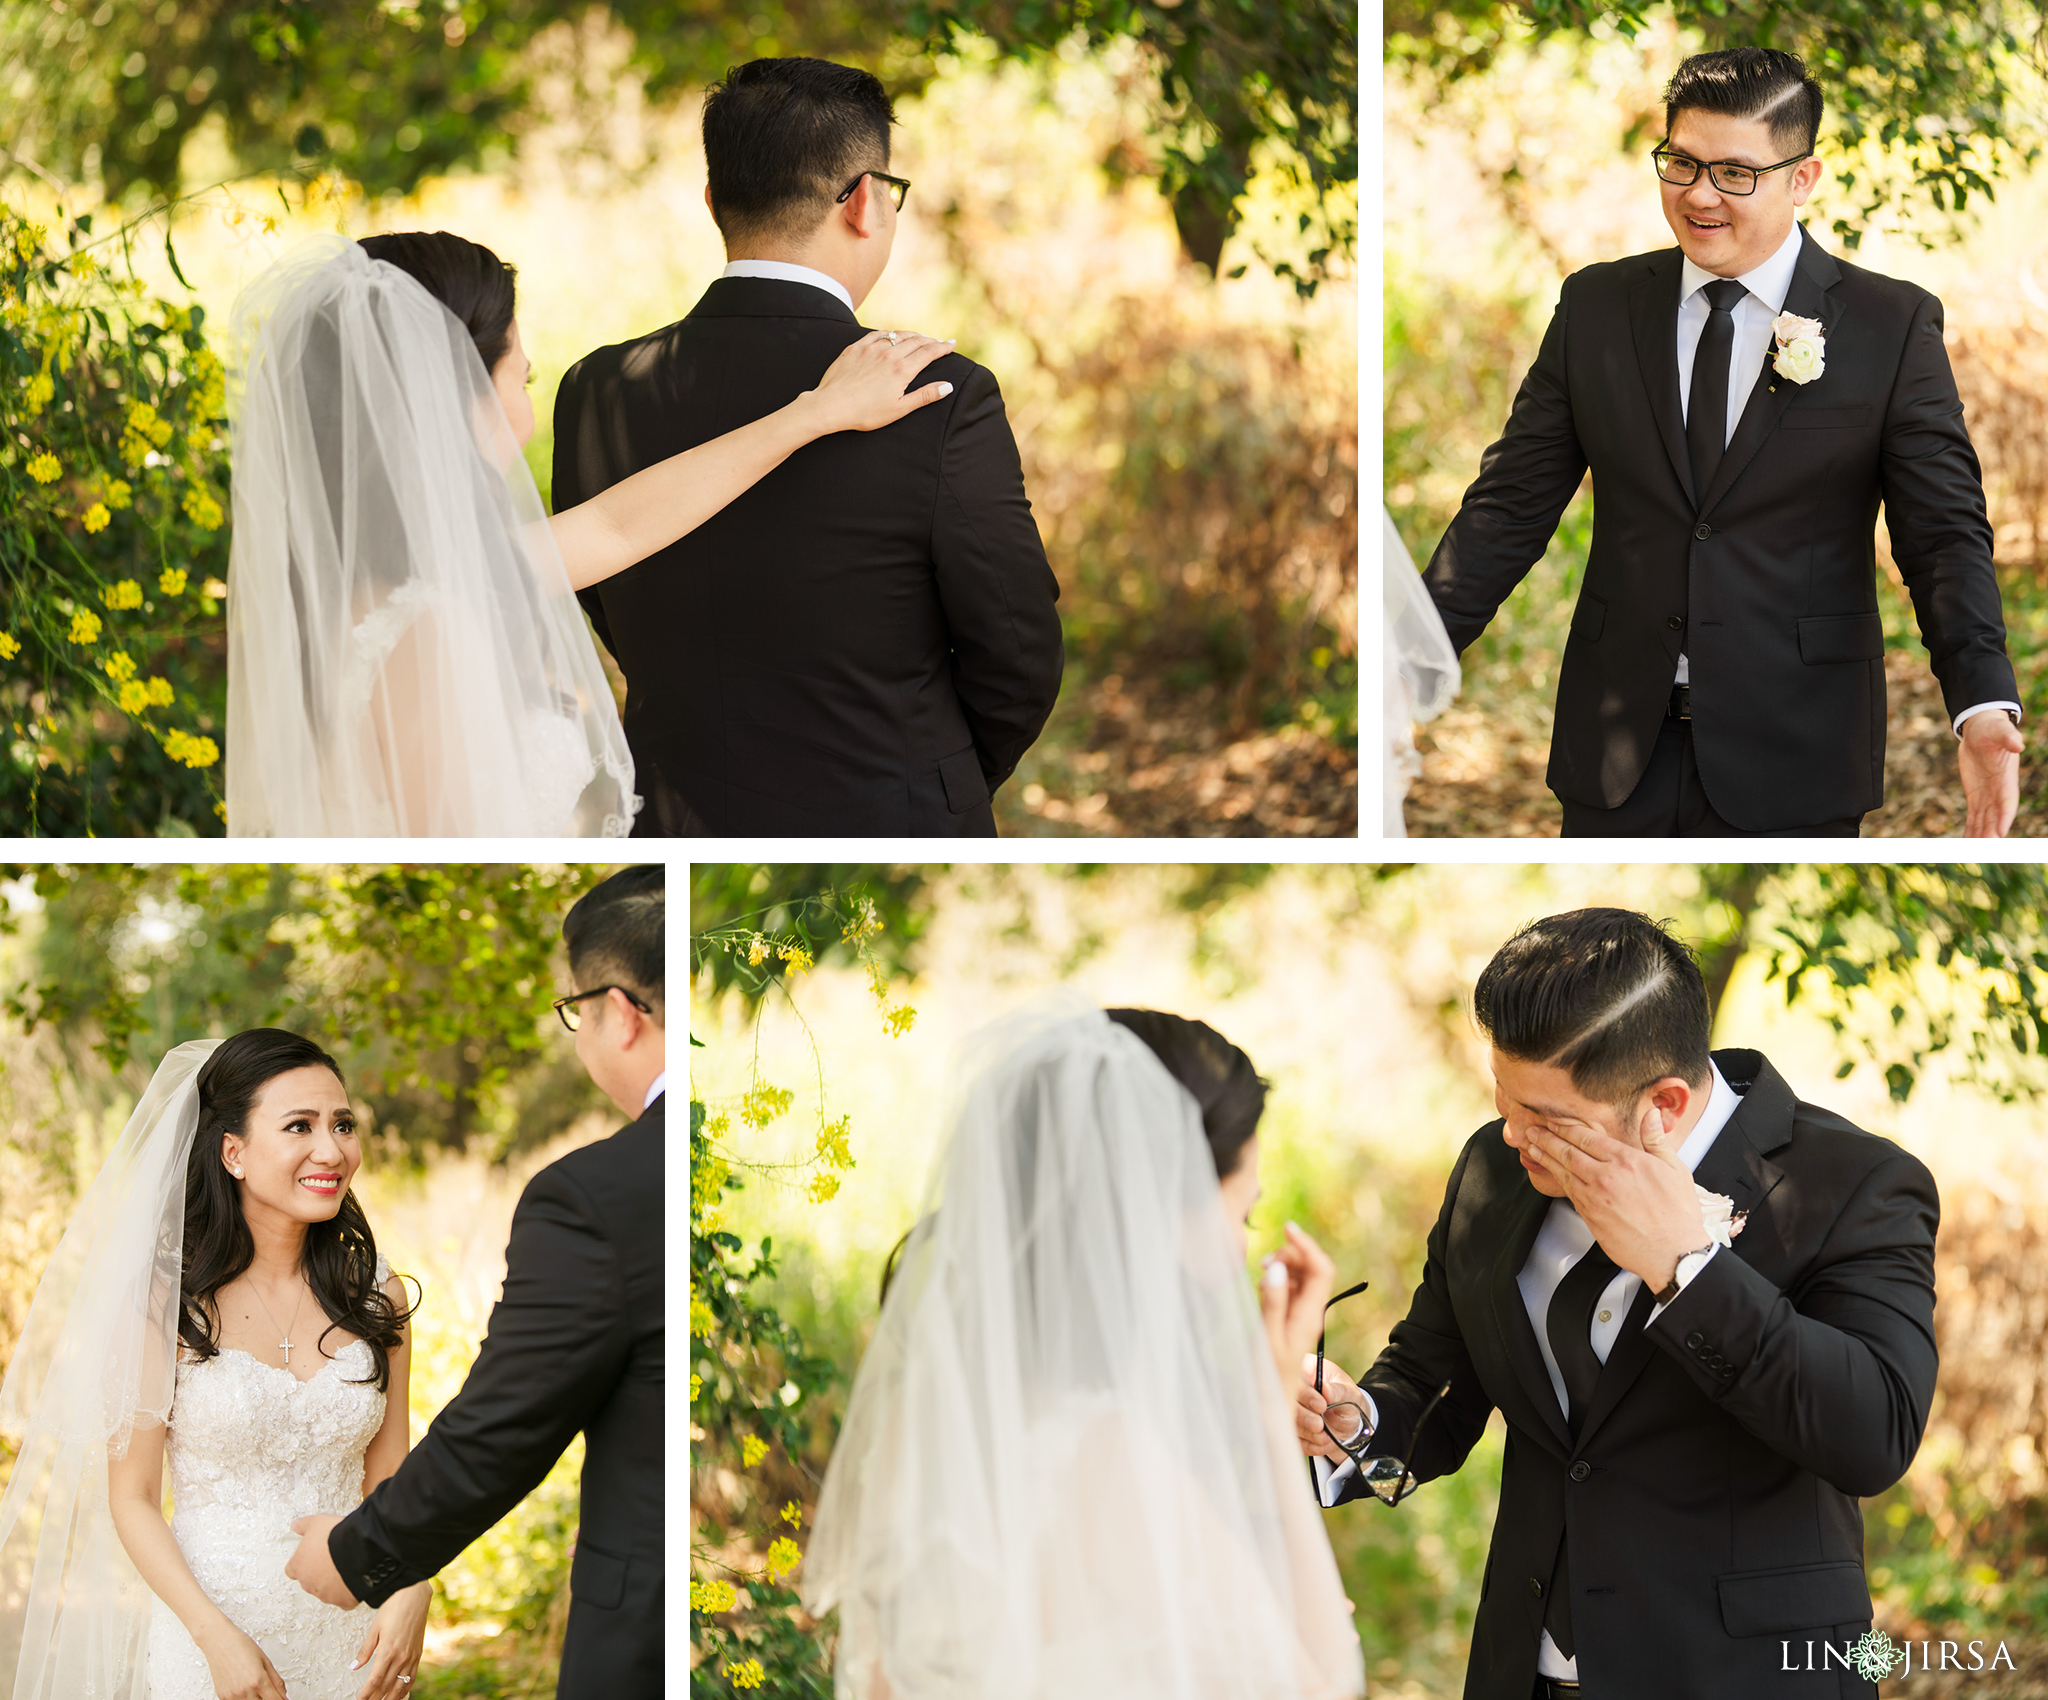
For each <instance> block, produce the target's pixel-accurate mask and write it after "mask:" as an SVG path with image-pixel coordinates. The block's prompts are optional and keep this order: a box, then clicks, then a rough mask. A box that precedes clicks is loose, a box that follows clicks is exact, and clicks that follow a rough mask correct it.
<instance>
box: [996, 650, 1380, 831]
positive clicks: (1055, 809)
mask: <svg viewBox="0 0 2048 1700" xmlns="http://www.w3.org/2000/svg"><path fill="white" fill-rule="evenodd" d="M1233 718H1234V717H1233V715H1232V713H1231V705H1230V703H1229V701H1228V700H1227V693H1226V692H1225V691H1224V689H1223V688H1222V687H1221V686H1219V685H1215V684H1203V685H1198V686H1195V687H1193V688H1189V689H1177V688H1175V686H1174V685H1173V684H1172V682H1171V681H1170V680H1167V679H1158V680H1150V681H1141V680H1136V679H1127V678H1124V677H1123V676H1122V675H1120V674H1116V673H1111V674H1108V675H1106V676H1105V677H1103V678H1101V679H1091V680H1087V681H1085V682H1084V683H1081V684H1080V685H1079V687H1078V688H1070V690H1069V692H1068V694H1067V695H1066V696H1065V697H1063V698H1062V699H1061V702H1060V706H1059V709H1058V711H1057V712H1056V713H1055V715H1054V718H1053V723H1052V725H1051V726H1049V727H1048V728H1047V732H1046V736H1045V737H1044V738H1042V739H1041V740H1040V742H1039V744H1038V746H1037V747H1036V748H1034V749H1033V750H1032V751H1031V752H1030V753H1029V754H1027V755H1026V757H1025V758H1024V762H1023V764H1022V766H1020V767H1019V769H1018V771H1017V774H1016V776H1015V777H1014V778H1013V779H1011V781H1010V782H1009V783H1008V784H1006V785H1004V786H1003V788H1002V789H1001V790H1000V791H999V792H998V793H997V794H996V824H997V828H998V830H999V831H1000V832H1001V833H1002V834H1003V836H1004V837H1006V838H1035V837H1052V836H1060V837H1072V836H1077V835H1078V836H1085V837H1104V838H1109V837H1115V838H1349V837H1352V836H1355V835H1356V833H1357V831H1358V751H1357V749H1356V748H1355V747H1347V746H1346V745H1345V744H1344V743H1343V742H1342V741H1340V740H1339V739H1338V738H1337V737H1336V736H1335V734H1334V730H1333V729H1332V728H1329V727H1327V726H1324V727H1318V726H1314V725H1309V724H1303V723H1295V724H1291V725H1287V726H1282V727H1279V728H1278V729H1265V728H1259V727H1256V726H1252V727H1244V726H1239V727H1237V728H1235V729H1233V726H1232V722H1233Z"/></svg>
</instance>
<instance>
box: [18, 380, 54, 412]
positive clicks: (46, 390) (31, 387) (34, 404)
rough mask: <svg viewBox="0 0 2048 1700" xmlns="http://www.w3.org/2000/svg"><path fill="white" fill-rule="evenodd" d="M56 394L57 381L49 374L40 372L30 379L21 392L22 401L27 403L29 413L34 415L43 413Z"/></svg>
mask: <svg viewBox="0 0 2048 1700" xmlns="http://www.w3.org/2000/svg"><path fill="white" fill-rule="evenodd" d="M56 393H57V380H56V379H55V378H53V377H51V376H50V374H49V373H47V372H38V373H37V374H36V375H35V376H34V377H33V378H31V379H29V381H28V385H27V387H26V388H25V389H24V390H23V391H22V392H21V399H22V400H23V401H24V402H25V403H27V405H28V411H29V413H30V414H31V415H33V414H37V413H40V412H42V411H43V409H44V408H45V407H46V406H48V405H49V401H50V398H51V397H52V396H53V395H55V394H56Z"/></svg>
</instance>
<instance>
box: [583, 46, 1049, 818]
mask: <svg viewBox="0 0 2048 1700" xmlns="http://www.w3.org/2000/svg"><path fill="white" fill-rule="evenodd" d="M893 122H894V115H893V113H892V111H891V109H890V105H889V99H888V96H887V95H886V94H884V93H883V91H882V85H881V84H880V83H879V82H877V81H876V80H875V79H874V78H873V77H872V76H870V75H869V74H868V73H867V72H865V71H859V70H854V69H852V68H850V67H847V66H844V65H832V64H828V63H826V62H825V61H823V60H819V59H757V60H755V61H753V62H752V63H751V64H747V65H741V66H739V67H737V68H736V69H734V70H733V71H731V72H729V73H728V74H727V76H726V79H725V81H724V82H723V83H721V84H719V85H718V86H717V87H716V88H714V89H712V91H711V92H710V94H709V95H708V96H707V97H706V99H705V102H704V157H705V163H706V165H707V166H708V167H709V171H710V181H709V183H708V185H707V186H706V189H705V200H706V203H707V204H708V205H709V206H710V208H711V216H712V217H713V218H714V219H716V220H717V222H718V227H719V230H720V231H721V233H722V234H723V235H724V237H725V247H726V253H727V256H728V258H729V259H730V262H731V263H730V264H729V265H727V267H726V268H725V274H724V276H723V277H721V278H719V279H718V280H717V281H716V282H714V283H713V284H712V285H711V286H710V288H708V289H707V290H705V292H704V296H703V299H702V300H700V301H699V302H698V303H697V305H696V306H695V307H694V308H693V309H691V311H690V314H689V316H688V317H687V318H685V319H683V320H682V321H681V322H679V323H677V324H673V325H670V326H669V327H668V328H667V329H665V330H660V331H656V332H654V333H653V334H652V335H651V336H645V337H642V338H640V339H639V340H638V341H635V342H630V343H625V344H622V345H620V346H617V347H613V348H601V349H599V350H598V351H597V352H596V353H594V354H591V355H589V356H587V357H586V358H585V359H583V360H582V361H580V362H579V363H578V364H577V365H576V366H574V367H572V368H571V369H570V372H569V375H568V376H567V377H566V378H564V379H563V380H562V388H561V393H560V395H559V397H558V398H557V400H556V403H555V467H554V500H555V504H556V506H557V508H561V507H565V506H568V505H569V504H571V503H575V502H583V501H588V500H589V499H590V498H591V497H592V496H594V495H596V494H597V493H598V492H599V491H601V490H604V489H606V488H607V487H609V486H610V485H612V484H615V483H617V482H618V481H619V480H620V479H622V478H625V477H627V476H629V475H630V474H632V473H634V472H637V471H639V470H640V469H641V468H643V467H645V466H647V465H649V464H650V463H652V462H654V461H657V460H660V459H662V458H664V457H665V456H668V455H673V454H679V453H681V452H682V451H683V450H685V449H688V448H692V447H694V446H696V445H697V444H699V443H702V442H705V441H707V440H708V439H710V438H712V437H716V436H718V435H719V434H721V433H722V432H726V431H730V430H734V429H736V428H737V427H739V426H741V425H745V424H747V423H748V422H750V421H752V420H754V419H758V418H760V417H761V416H762V415H763V414H767V413H771V412H773V411H774V410H775V409H777V408H779V407H782V406H784V405H785V404H787V403H788V402H790V401H791V400H793V399H794V398H795V397H796V396H798V395H799V394H801V393H802V392H803V391H805V390H807V389H809V388H810V387H812V386H813V385H814V384H816V383H817V381H818V379H819V377H820V376H821V375H822V374H823V373H824V371H825V368H826V367H827V366H829V365H830V364H831V363H832V361H833V359H834V358H835V357H836V356H837V355H838V354H839V352H840V350H842V349H843V348H845V347H846V346H847V345H848V344H849V343H852V342H856V341H858V340H859V339H860V337H861V336H862V335H863V334H865V333H864V329H863V327H862V325H861V324H860V322H859V320H858V319H856V318H855V316H854V315H855V312H856V311H857V309H858V308H859V306H860V304H861V302H862V300H864V299H865V298H866V296H867V294H868V292H869V291H870V290H871V289H873V288H874V286H875V283H876V281H877V280H878V279H879V278H880V277H881V275H882V270H883V268H884V267H885V266H886V265H887V264H888V263H889V253H890V248H891V246H892V244H893V243H894V241H895V237H896V226H897V222H898V220H899V219H900V217H901V216H902V209H903V205H904V202H905V200H906V198H907V197H908V195H909V192H910V185H909V183H907V182H906V181H905V180H904V179H903V178H901V177H895V176H891V175H890V174H889V163H890V162H889V127H890V125H891V124H892V123H893ZM938 379H944V380H948V381H950V382H951V383H952V385H953V394H952V395H951V397H950V398H949V399H947V400H945V401H942V402H938V403H935V404H934V405H932V406H929V407H925V408H921V409H919V410H918V411H917V412H915V413H913V414H911V415H909V416H908V417H907V418H904V419H901V420H898V421H897V422H896V423H895V424H893V425H891V426H888V427H887V428H885V429H883V430H880V431H871V432H857V431H846V432H841V433H839V434H838V435H836V436H831V437H825V438H821V439H820V440H818V441H817V442H814V443H811V444H810V445H808V446H807V447H805V448H803V449H800V450H798V451H797V453H795V454H794V455H792V456H791V457H790V458H789V459H788V460H787V461H786V462H784V463H783V465H782V466H780V467H779V468H777V469H776V470H775V471H774V472H771V473H770V474H768V476H767V477H765V478H763V479H762V480H761V481H760V482H759V483H758V484H756V485H755V486H754V487H753V488H752V489H751V490H749V491H748V492H747V493H746V494H745V495H743V496H741V497H740V498H739V499H738V500H736V501H734V502H733V503H732V504H731V505H730V506H728V507H727V508H726V509H725V510H724V511H723V512H721V513H719V514H717V515H715V516H714V517H713V518H711V519H710V520H708V521H706V522H705V523H704V524H703V525H701V526H699V527H698V528H697V530H696V531H694V532H692V533H691V534H690V535H689V536H688V537H685V538H683V539H682V541H681V542H679V543H676V544H674V545H673V546H671V547H670V548H668V549H665V550H663V551H662V552H661V553H660V554H657V555H652V556H650V557H649V558H648V559H646V560H645V561H642V562H641V563H640V564H639V565H638V566H635V567H633V568H630V569H629V570H628V571H626V572H623V573H620V574H619V575H618V576H617V577H615V578H611V579H607V580H606V581H605V582H604V583H603V584H602V585H600V586H598V587H596V588H594V589H592V590H588V591H585V592H584V593H583V602H584V606H585V607H586V608H587V609H588V610H589V613H590V616H591V620H592V623H593V624H594V625H595V626H596V628H597V632H598V635H599V636H600V637H601V638H603V640H604V642H605V644H606V645H607V646H608V647H609V648H610V649H611V651H612V653H613V654H614V655H615V656H617V658H618V661H619V665H620V666H621V667H622V668H623V669H624V671H625V675H626V684H627V693H626V714H625V721H626V736H627V741H628V742H629V743H630V744H631V746H632V751H633V761H634V767H635V771H636V773H637V775H638V786H639V789H640V792H641V794H642V796H643V797H645V798H646V805H645V807H644V808H643V810H642V812H641V815H640V817H639V819H638V821H637V822H636V823H635V827H634V830H635V832H636V834H641V835H647V836H656V835H660V836H680V835H702V834H730V833H776V834H783V835H788V836H793V837H818V836H841V835H849V834H850V835H855V836H863V837H865V836H876V835H883V836H914V837H925V838H965V837H993V836H994V835H995V817H994V814H993V812H992V811H991V808H990V798H991V796H992V795H993V793H994V791H995V788H996V787H997V786H998V785H1000V784H1001V783H1002V782H1003V781H1004V780H1005V779H1006V778H1008V777H1009V775H1010V774H1011V772H1012V771H1013V770H1014V769H1015V768H1016V766H1017V762H1018V760H1019V758H1020V757H1022V755H1023V754H1024V752H1025V751H1026V750H1027V749H1029V748H1030V747H1031V744H1032V742H1033V740H1034V739H1036V738H1037V736H1038V734H1039V731H1040V729H1041V728H1042V727H1043V726H1044V725H1045V720H1046V716H1047V715H1049V714H1050V713H1051V712H1052V706H1053V700H1054V698H1055V697H1057V696H1058V694H1059V684H1060V672H1061V667H1062V663H1063V659H1064V657H1063V651H1062V648H1061V640H1060V624H1059V616H1058V615H1057V613H1056V612H1055V611H1054V607H1053V603H1054V600H1055V598H1056V597H1057V596H1058V594H1059V590H1058V587H1057V585H1056V584H1055V583H1054V581H1053V576H1052V571H1051V569H1050V568H1049V567H1048V566H1047V565H1046V560H1045V550H1044V548H1043V546H1042V545H1041V544H1040V542H1039V538H1038V528H1037V526H1036V524H1035V523H1034V522H1033V520H1032V518H1031V504H1030V502H1029V501H1028V500H1027V499H1026V498H1025V494H1024V476H1023V471H1022V469H1021V467H1020V465H1019V462H1018V458H1017V445H1016V442H1015V441H1014V440H1013V439H1012V437H1011V435H1010V426H1009V421H1008V419H1007V418H1006V417H1005V416H1004V413H1003V399H1002V396H1001V394H1000V392H999V391H998V390H997V388H996V381H995V378H994V377H993V375H992V374H990V373H989V372H988V371H987V370H986V369H985V368H983V367H980V366H977V365H975V364H974V362H972V361H971V360H968V359H966V358H964V357H963V356H961V355H958V354H948V355H945V356H942V357H941V358H940V359H938V360H936V361H934V362H933V363H932V365H930V366H929V367H927V368H926V369H925V370H924V371H923V372H922V373H920V374H919V375H918V377H917V378H916V380H915V381H914V384H913V386H912V387H915V386H916V385H917V384H924V383H928V382H931V381H933V380H938Z"/></svg>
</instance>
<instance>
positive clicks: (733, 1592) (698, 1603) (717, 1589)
mask: <svg viewBox="0 0 2048 1700" xmlns="http://www.w3.org/2000/svg"><path fill="white" fill-rule="evenodd" d="M739 1603H740V1591H739V1589H737V1588H735V1587H734V1586H733V1585H732V1584H731V1583H730V1582H692V1583H691V1584H690V1610H692V1611H731V1610H732V1608H733V1607H734V1606H736V1605H738V1604H739Z"/></svg>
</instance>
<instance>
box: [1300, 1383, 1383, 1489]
mask: <svg viewBox="0 0 2048 1700" xmlns="http://www.w3.org/2000/svg"><path fill="white" fill-rule="evenodd" d="M1358 1396H1359V1397H1360V1398H1361V1399H1363V1400H1364V1401H1365V1420H1366V1421H1367V1422H1369V1423H1371V1424H1372V1426H1373V1429H1374V1432H1378V1429H1379V1426H1380V1408H1379V1406H1378V1405H1376V1404H1374V1403H1373V1397H1372V1395H1371V1394H1370V1393H1368V1392H1366V1390H1365V1389H1364V1388H1363V1387H1361V1388H1360V1389H1359V1390H1358ZM1309 1462H1310V1463H1311V1464H1313V1465H1314V1466H1315V1467H1316V1497H1317V1498H1318V1499H1319V1500H1320V1501H1321V1502H1322V1506H1323V1509H1324V1510H1325V1511H1327V1510H1329V1509H1330V1507H1331V1506H1333V1505H1335V1504H1336V1503H1337V1495H1338V1494H1339V1493H1340V1492H1341V1491H1342V1490H1343V1487H1344V1484H1345V1483H1346V1482H1347V1481H1349V1480H1350V1479H1351V1478H1352V1477H1353V1476H1354V1475H1356V1474H1357V1473H1358V1466H1357V1465H1356V1464H1355V1463H1353V1462H1352V1461H1351V1460H1350V1459H1349V1458H1346V1459H1345V1460H1344V1462H1343V1463H1341V1464H1332V1463H1331V1462H1330V1461H1329V1459H1327V1458H1325V1457H1322V1456H1321V1455H1320V1454H1318V1455H1317V1456H1316V1457H1314V1458H1311V1459H1310V1460H1309Z"/></svg>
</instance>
